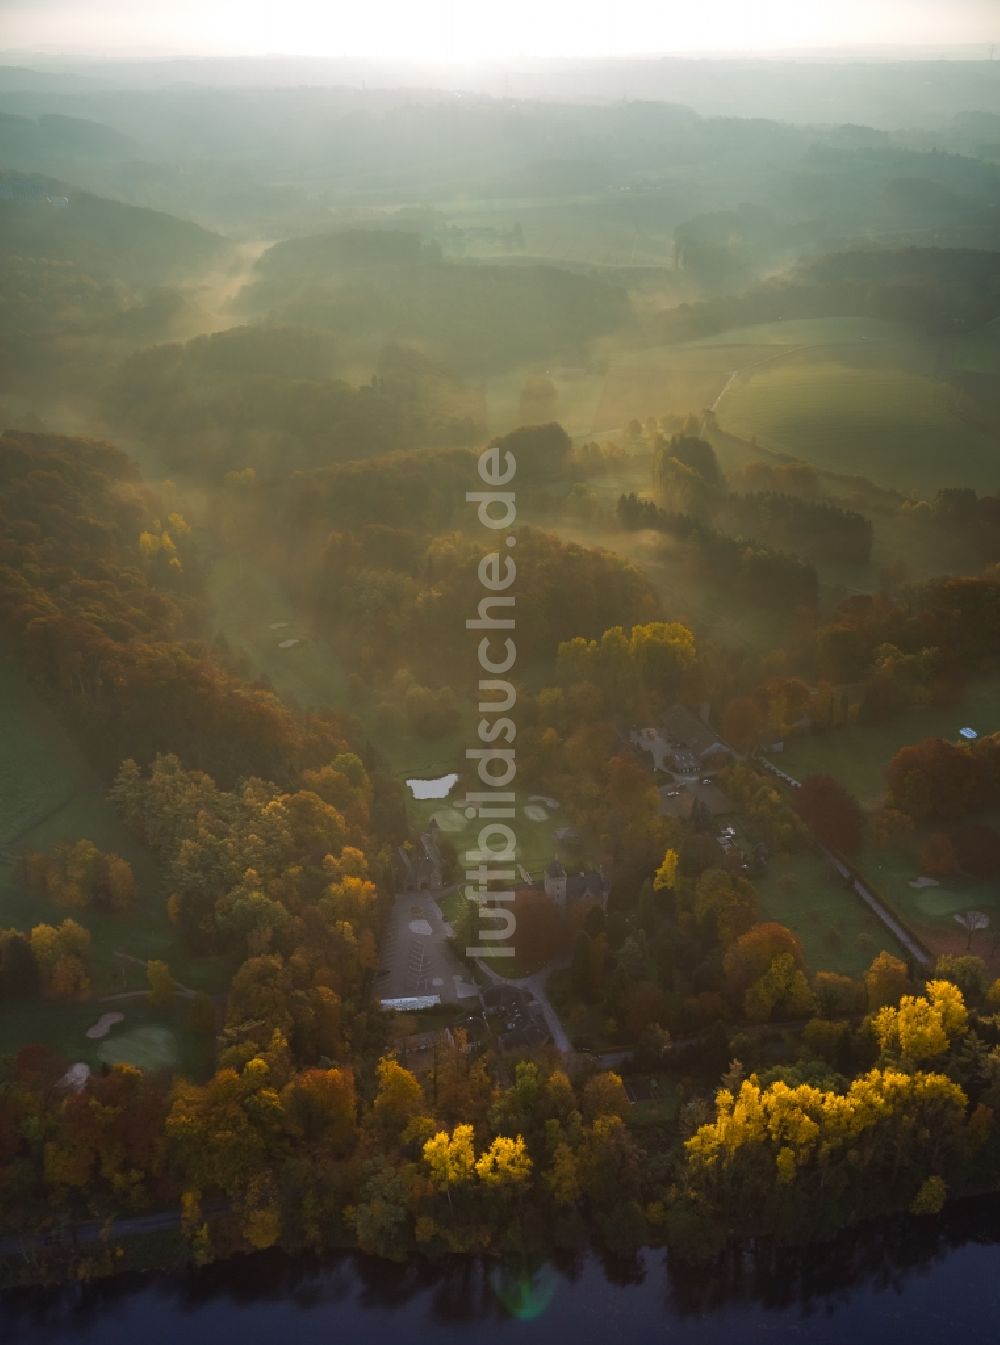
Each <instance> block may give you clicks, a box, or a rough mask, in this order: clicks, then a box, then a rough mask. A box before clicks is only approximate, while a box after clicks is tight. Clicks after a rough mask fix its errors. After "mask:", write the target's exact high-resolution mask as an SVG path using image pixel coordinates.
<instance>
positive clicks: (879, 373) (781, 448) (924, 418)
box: [718, 360, 997, 492]
mask: <svg viewBox="0 0 1000 1345" xmlns="http://www.w3.org/2000/svg"><path fill="white" fill-rule="evenodd" d="M973 414H974V412H973V409H972V408H970V407H969V406H968V404H966V403H965V402H964V401H963V400H962V399H961V397H960V395H959V394H958V393H957V391H956V390H955V389H953V388H952V387H951V386H950V385H949V384H948V383H946V382H943V381H940V380H936V379H933V378H930V377H926V376H922V375H920V374H917V373H914V372H909V371H907V370H904V369H892V368H863V367H860V368H851V367H847V366H846V365H842V364H838V363H835V362H834V361H832V360H825V361H820V360H816V361H810V362H809V363H801V362H796V363H794V364H791V365H784V366H778V365H771V366H769V367H768V366H765V367H764V368H762V369H759V370H757V371H755V372H751V373H750V374H749V375H748V376H747V377H745V378H743V379H740V380H738V381H737V382H736V383H735V384H734V386H733V387H732V388H731V389H730V390H729V391H728V392H727V394H726V396H725V398H724V400H723V401H722V403H721V405H720V407H719V411H718V418H719V422H720V424H721V425H722V426H723V427H724V428H725V429H726V430H729V431H730V432H732V433H733V434H736V435H739V436H741V437H743V438H746V439H750V438H754V437H755V438H756V439H757V441H758V442H759V443H760V444H761V445H762V446H763V447H765V448H768V449H771V450H774V451H778V452H785V453H789V454H791V455H793V456H795V457H799V458H804V459H805V460H807V461H808V462H811V463H812V464H813V465H814V466H816V467H818V468H820V469H826V470H832V471H838V472H846V473H856V474H858V475H861V476H867V477H870V478H872V479H874V480H876V481H880V482H884V483H886V484H888V485H893V486H896V487H897V488H898V489H900V490H904V491H916V492H921V491H923V492H926V491H928V490H936V489H937V488H938V487H940V486H942V485H975V486H980V487H983V488H992V487H993V486H994V484H995V479H996V474H997V473H996V465H995V460H996V441H995V437H994V436H993V435H991V434H990V433H989V432H988V431H987V430H986V429H985V428H983V427H982V426H981V425H980V424H978V423H976V422H975V421H974V420H973V419H972V415H973Z"/></svg>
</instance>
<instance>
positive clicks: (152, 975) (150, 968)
mask: <svg viewBox="0 0 1000 1345" xmlns="http://www.w3.org/2000/svg"><path fill="white" fill-rule="evenodd" d="M146 979H147V980H148V982H149V1002H150V1004H153V1005H155V1006H156V1007H157V1008H161V1009H162V1008H165V1007H166V1006H167V1005H168V1004H172V1003H173V1000H174V978H173V977H172V976H171V974H170V968H169V967H168V966H167V964H166V962H159V961H156V960H155V959H154V960H151V961H149V962H147V963H146Z"/></svg>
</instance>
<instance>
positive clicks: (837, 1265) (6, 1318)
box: [0, 1199, 1000, 1345]
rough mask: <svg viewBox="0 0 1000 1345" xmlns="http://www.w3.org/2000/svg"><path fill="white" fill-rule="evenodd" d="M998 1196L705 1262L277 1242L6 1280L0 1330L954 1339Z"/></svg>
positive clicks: (215, 1337) (333, 1338)
mask: <svg viewBox="0 0 1000 1345" xmlns="http://www.w3.org/2000/svg"><path fill="white" fill-rule="evenodd" d="M998 1243H1000V1209H998V1206H997V1202H995V1201H991V1200H988V1199H984V1200H983V1201H981V1202H970V1203H967V1204H966V1205H964V1206H962V1207H959V1208H957V1209H955V1210H952V1211H949V1212H947V1213H946V1214H945V1215H944V1216H943V1217H941V1218H937V1219H928V1220H923V1221H919V1222H918V1221H899V1222H886V1223H883V1224H880V1225H873V1226H871V1227H867V1228H864V1229H862V1230H859V1231H858V1232H855V1233H854V1234H852V1235H851V1236H849V1237H844V1238H842V1239H840V1240H839V1241H838V1242H836V1243H835V1244H832V1245H831V1246H828V1247H824V1248H820V1249H811V1250H800V1251H797V1252H794V1253H789V1252H784V1253H778V1252H771V1253H768V1254H765V1253H763V1252H761V1253H758V1254H756V1255H752V1256H751V1255H749V1254H742V1255H733V1256H731V1257H729V1258H727V1259H726V1260H725V1261H724V1262H723V1263H722V1264H721V1265H718V1266H714V1267H712V1268H711V1269H699V1270H692V1269H691V1268H689V1267H685V1266H681V1265H679V1264H676V1263H671V1262H670V1261H669V1259H668V1258H667V1257H666V1256H665V1255H664V1254H663V1253H662V1252H654V1251H651V1252H646V1253H643V1254H642V1255H640V1256H638V1257H636V1258H635V1259H634V1260H632V1261H629V1262H625V1263H622V1262H618V1261H608V1260H602V1259H601V1258H600V1257H599V1256H598V1255H597V1254H596V1253H593V1252H585V1253H573V1254H569V1253H567V1254H561V1255H560V1254H557V1255H554V1256H553V1257H552V1258H551V1260H550V1261H548V1262H546V1263H545V1264H542V1265H523V1264H521V1265H513V1264H508V1265H503V1266H502V1265H500V1264H499V1263H496V1262H489V1261H483V1260H479V1259H475V1258H462V1257H455V1258H452V1259H450V1260H448V1261H446V1262H443V1263H441V1264H437V1265H432V1264H430V1263H428V1262H426V1261H423V1260H420V1259H416V1258H414V1259H413V1260H410V1261H408V1262H406V1263H404V1264H402V1265H395V1264H392V1263H389V1262H385V1261H378V1260H374V1259H372V1258H369V1257H364V1256H358V1255H354V1254H349V1253H343V1254H339V1255H335V1256H330V1257H327V1258H323V1259H309V1258H302V1257H300V1258H291V1257H287V1256H284V1255H281V1254H279V1253H270V1252H268V1253H262V1254H259V1255H256V1256H252V1257H243V1258H239V1259H237V1260H234V1261H230V1262H227V1263H225V1264H223V1265H217V1266H210V1267H208V1268H206V1269H204V1270H200V1271H190V1272H184V1273H178V1274H169V1275H168V1274H157V1275H148V1276H131V1277H123V1278H121V1279H118V1280H115V1281H109V1282H106V1283H98V1284H92V1285H86V1286H70V1287H66V1288H63V1289H59V1290H49V1291H41V1290H33V1291H18V1292H12V1293H9V1294H7V1295H5V1296H4V1297H3V1300H2V1303H0V1342H3V1345H7V1342H14V1341H17V1342H19V1343H20V1342H22V1341H24V1342H31V1345H70V1342H73V1345H81V1343H82V1342H88V1345H89V1343H90V1342H93V1345H126V1342H128V1345H133V1343H134V1342H136V1341H141V1342H142V1345H160V1342H163V1345H167V1342H169V1343H170V1345H175V1343H176V1342H177V1341H183V1343H184V1345H228V1343H229V1342H230V1341H234V1342H238V1345H265V1343H266V1345H274V1342H286V1341H287V1342H288V1345H314V1342H315V1345H320V1342H322V1343H323V1345H330V1343H331V1342H336V1345H345V1343H350V1342H354V1341H359V1342H364V1345H382V1343H383V1342H385V1345H389V1342H392V1345H427V1343H428V1342H431V1341H434V1342H439V1341H455V1342H458V1341H461V1342H462V1343H463V1345H465V1343H466V1342H468V1341H469V1340H470V1338H471V1339H472V1340H473V1341H474V1342H475V1345H498V1343H499V1342H504V1343H505V1345H511V1342H514V1341H517V1342H522V1341H523V1342H530V1343H532V1345H534V1342H539V1343H540V1342H543V1341H544V1342H546V1345H553V1341H554V1339H555V1341H557V1342H558V1341H561V1340H562V1339H565V1341H566V1342H567V1345H591V1343H593V1345H598V1343H599V1345H607V1342H608V1341H609V1340H612V1339H614V1338H615V1337H616V1336H621V1337H622V1338H627V1339H628V1340H629V1342H632V1341H635V1342H641V1343H644V1342H647V1341H649V1342H653V1341H656V1342H668V1345H732V1342H733V1341H734V1340H735V1339H741V1340H751V1341H752V1340H757V1339H766V1340H767V1341H768V1345H792V1342H795V1345H801V1343H802V1342H803V1341H806V1342H808V1345H844V1343H845V1342H849V1345H868V1342H871V1343H872V1345H876V1343H877V1345H892V1343H893V1342H895V1341H896V1340H900V1341H905V1342H906V1345H923V1342H928V1345H929V1343H930V1342H932V1341H933V1342H934V1345H940V1341H941V1338H942V1330H943V1329H944V1328H945V1327H946V1324H947V1323H951V1324H952V1325H953V1326H959V1325H960V1327H961V1331H962V1337H963V1345H974V1342H978V1341H983V1342H987V1341H989V1342H993V1341H995V1340H996V1339H997V1329H996V1325H995V1324H996V1322H997V1321H998V1320H1000V1288H998V1286H1000V1276H998V1275H997V1273H996V1267H997V1245H998Z"/></svg>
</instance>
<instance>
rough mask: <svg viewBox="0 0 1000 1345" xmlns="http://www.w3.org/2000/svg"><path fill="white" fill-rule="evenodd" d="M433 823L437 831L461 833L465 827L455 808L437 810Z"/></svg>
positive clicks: (463, 820)
mask: <svg viewBox="0 0 1000 1345" xmlns="http://www.w3.org/2000/svg"><path fill="white" fill-rule="evenodd" d="M434 821H435V822H436V823H437V824H438V830H439V831H462V830H463V829H464V827H465V818H464V817H463V816H462V814H461V813H460V812H459V811H458V809H457V808H439V809H438V810H437V812H436V813H435V814H434Z"/></svg>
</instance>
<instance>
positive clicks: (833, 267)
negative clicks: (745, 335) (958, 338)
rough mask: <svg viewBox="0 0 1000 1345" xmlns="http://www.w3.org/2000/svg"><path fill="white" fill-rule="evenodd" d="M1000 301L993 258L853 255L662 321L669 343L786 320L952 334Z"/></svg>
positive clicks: (942, 251) (948, 251) (956, 253)
mask: <svg viewBox="0 0 1000 1345" xmlns="http://www.w3.org/2000/svg"><path fill="white" fill-rule="evenodd" d="M998 300H1000V261H998V260H997V255H996V253H994V252H978V251H972V250H969V249H962V248H918V247H913V248H904V249H901V250H892V249H890V248H884V249H871V250H865V249H862V248H855V249H851V250H849V251H844V252H835V253H831V254H829V255H828V256H825V257H821V258H819V259H818V260H816V261H812V262H809V263H807V264H806V265H804V266H801V267H799V269H798V270H797V271H795V272H794V273H793V274H792V275H791V276H789V277H781V278H778V279H774V280H767V281H765V282H763V283H762V284H759V285H756V286H754V287H753V288H752V289H750V290H747V291H745V292H743V293H736V294H730V295H727V296H725V297H724V298H718V299H711V300H708V301H707V302H704V303H698V304H681V305H680V306H679V307H678V308H674V309H670V310H669V311H668V312H666V313H664V315H663V318H662V322H661V336H662V339H664V340H677V341H682V340H689V339H691V338H694V337H699V336H708V335H711V334H712V333H715V332H722V331H726V330H727V329H728V328H730V327H743V326H748V325H752V324H754V323H760V322H779V321H781V320H782V319H788V318H822V317H839V316H845V317H870V318H881V319H883V320H885V321H888V322H904V323H911V324H913V325H914V326H916V327H919V328H921V329H923V330H926V331H929V332H951V331H956V330H962V329H966V328H973V327H977V326H980V325H982V324H983V323H985V322H989V321H990V320H991V319H992V318H993V317H994V316H995V314H996V311H997V302H998Z"/></svg>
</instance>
